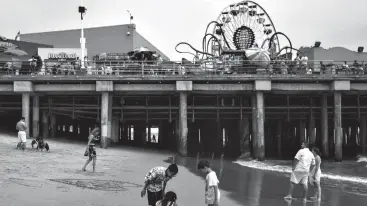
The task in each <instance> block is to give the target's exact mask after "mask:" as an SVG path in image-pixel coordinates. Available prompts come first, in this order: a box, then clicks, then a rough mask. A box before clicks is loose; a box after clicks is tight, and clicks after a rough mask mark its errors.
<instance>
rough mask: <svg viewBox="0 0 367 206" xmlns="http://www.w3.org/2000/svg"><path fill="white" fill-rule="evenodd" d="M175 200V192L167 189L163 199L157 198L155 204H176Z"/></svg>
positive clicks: (170, 205) (165, 205)
mask: <svg viewBox="0 0 367 206" xmlns="http://www.w3.org/2000/svg"><path fill="white" fill-rule="evenodd" d="M176 200H177V195H176V193H174V192H172V191H169V192H167V193H166V194H165V195H164V197H163V199H162V200H159V201H158V202H157V203H156V204H155V205H156V206H177V203H176Z"/></svg>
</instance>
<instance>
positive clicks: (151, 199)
mask: <svg viewBox="0 0 367 206" xmlns="http://www.w3.org/2000/svg"><path fill="white" fill-rule="evenodd" d="M177 173H178V167H177V165H176V164H171V165H170V166H168V168H165V167H155V168H153V169H151V170H150V171H149V172H148V173H147V175H146V176H145V184H144V188H143V190H142V191H141V197H144V196H145V194H146V192H147V190H148V205H151V206H155V205H156V203H157V202H158V201H159V200H161V199H162V198H163V197H164V194H165V192H164V191H165V189H166V185H167V182H168V181H169V180H171V179H172V178H173V177H174V176H176V175H177Z"/></svg>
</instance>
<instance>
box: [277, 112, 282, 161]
mask: <svg viewBox="0 0 367 206" xmlns="http://www.w3.org/2000/svg"><path fill="white" fill-rule="evenodd" d="M282 128H283V121H282V120H280V119H279V120H277V124H276V140H277V155H278V157H279V158H282V157H283V155H282V132H283V131H282Z"/></svg>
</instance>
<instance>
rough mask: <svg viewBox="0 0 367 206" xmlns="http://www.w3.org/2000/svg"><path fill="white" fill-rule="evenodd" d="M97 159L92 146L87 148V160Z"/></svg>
mask: <svg viewBox="0 0 367 206" xmlns="http://www.w3.org/2000/svg"><path fill="white" fill-rule="evenodd" d="M93 159H97V151H96V149H95V147H94V146H89V160H93Z"/></svg>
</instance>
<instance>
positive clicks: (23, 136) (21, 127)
mask: <svg viewBox="0 0 367 206" xmlns="http://www.w3.org/2000/svg"><path fill="white" fill-rule="evenodd" d="M27 128H28V127H27V125H26V124H25V118H24V117H22V118H21V119H20V121H19V122H18V123H17V125H16V130H18V141H19V142H18V145H17V149H20V148H21V149H22V150H23V151H24V150H25V146H26V142H27V132H26V131H27Z"/></svg>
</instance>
